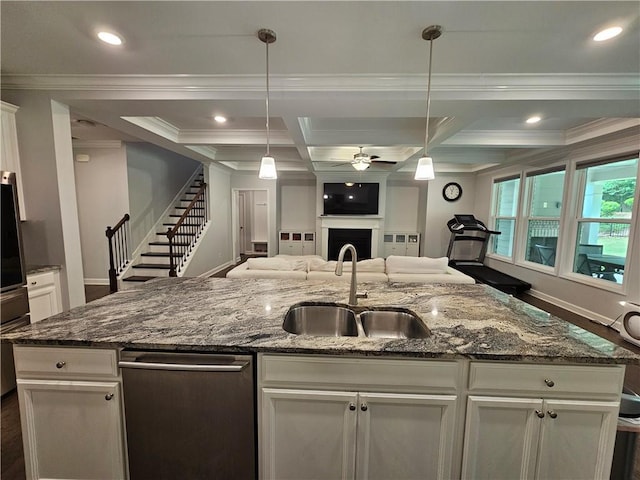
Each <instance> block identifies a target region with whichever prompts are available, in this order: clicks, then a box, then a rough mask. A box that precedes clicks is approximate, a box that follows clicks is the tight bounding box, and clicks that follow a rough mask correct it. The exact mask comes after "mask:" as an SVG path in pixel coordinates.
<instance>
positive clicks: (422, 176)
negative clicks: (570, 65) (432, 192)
mask: <svg viewBox="0 0 640 480" xmlns="http://www.w3.org/2000/svg"><path fill="white" fill-rule="evenodd" d="M414 178H415V179H416V180H433V179H434V178H436V176H435V173H434V171H433V159H432V158H431V157H422V158H420V160H418V167H417V168H416V175H415V177H414Z"/></svg>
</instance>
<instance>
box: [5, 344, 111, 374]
mask: <svg viewBox="0 0 640 480" xmlns="http://www.w3.org/2000/svg"><path fill="white" fill-rule="evenodd" d="M13 352H14V353H13V354H14V358H15V365H16V376H17V377H18V378H25V377H42V376H45V377H50V378H66V377H91V378H106V377H115V376H117V375H118V369H117V355H116V351H115V350H107V349H99V348H95V349H94V348H91V349H90V348H74V347H66V348H64V347H29V346H22V345H15V346H14V349H13Z"/></svg>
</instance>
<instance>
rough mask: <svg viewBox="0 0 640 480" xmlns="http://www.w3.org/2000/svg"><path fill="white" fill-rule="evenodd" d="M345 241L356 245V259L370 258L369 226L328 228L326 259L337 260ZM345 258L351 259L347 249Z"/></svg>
mask: <svg viewBox="0 0 640 480" xmlns="http://www.w3.org/2000/svg"><path fill="white" fill-rule="evenodd" d="M345 243H350V244H352V245H353V246H354V247H356V252H357V255H358V260H364V259H366V258H371V229H370V228H330V229H329V252H328V258H327V259H328V260H337V259H338V253H339V252H340V249H341V248H342V246H343V245H344V244H345ZM344 259H345V260H351V252H350V251H347V252H346V254H345V256H344Z"/></svg>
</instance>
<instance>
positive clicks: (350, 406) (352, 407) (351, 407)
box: [349, 403, 356, 412]
mask: <svg viewBox="0 0 640 480" xmlns="http://www.w3.org/2000/svg"><path fill="white" fill-rule="evenodd" d="M355 409H356V404H355V403H350V404H349V410H351V411H352V412H353V411H354V410H355Z"/></svg>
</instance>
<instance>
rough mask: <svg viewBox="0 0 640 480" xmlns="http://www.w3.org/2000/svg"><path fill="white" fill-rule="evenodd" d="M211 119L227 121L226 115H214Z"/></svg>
mask: <svg viewBox="0 0 640 480" xmlns="http://www.w3.org/2000/svg"><path fill="white" fill-rule="evenodd" d="M213 119H214V120H215V121H216V122H218V123H225V122H226V121H227V117H223V116H222V115H216V116H215V117H213Z"/></svg>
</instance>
